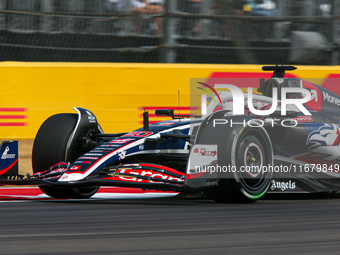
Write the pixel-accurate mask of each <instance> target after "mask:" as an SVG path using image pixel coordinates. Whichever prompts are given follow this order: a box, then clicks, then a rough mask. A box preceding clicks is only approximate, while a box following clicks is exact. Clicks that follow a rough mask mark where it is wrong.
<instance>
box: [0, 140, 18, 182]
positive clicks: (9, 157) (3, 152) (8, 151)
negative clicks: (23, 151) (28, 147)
mask: <svg viewBox="0 0 340 255" xmlns="http://www.w3.org/2000/svg"><path fill="white" fill-rule="evenodd" d="M18 164H19V159H18V141H3V142H2V143H1V147H0V179H17V178H18V176H19V173H18Z"/></svg>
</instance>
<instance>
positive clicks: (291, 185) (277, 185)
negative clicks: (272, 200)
mask: <svg viewBox="0 0 340 255" xmlns="http://www.w3.org/2000/svg"><path fill="white" fill-rule="evenodd" d="M295 188H296V184H295V182H293V181H292V180H289V181H288V182H282V181H275V180H272V182H271V186H270V189H271V190H275V189H280V190H281V191H285V190H293V189H295Z"/></svg>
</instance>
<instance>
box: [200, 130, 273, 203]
mask: <svg viewBox="0 0 340 255" xmlns="http://www.w3.org/2000/svg"><path fill="white" fill-rule="evenodd" d="M234 139H235V140H234V143H233V148H232V151H231V155H230V158H231V165H232V166H234V167H235V168H234V169H235V170H236V171H235V172H234V173H233V174H232V176H229V177H228V178H219V179H217V186H215V187H214V188H211V189H208V190H207V195H208V196H209V197H210V198H212V199H213V200H215V201H217V202H222V203H227V202H232V203H251V202H255V201H257V200H258V199H260V198H261V197H262V196H263V195H264V194H265V193H266V191H267V189H268V188H269V185H270V181H271V177H272V172H270V171H263V166H270V165H271V166H272V164H273V152H272V146H271V142H270V139H269V137H268V135H267V133H266V132H261V131H257V130H254V129H246V130H245V131H244V132H243V133H242V134H241V135H240V136H239V137H235V138H234ZM222 160H223V159H222Z"/></svg>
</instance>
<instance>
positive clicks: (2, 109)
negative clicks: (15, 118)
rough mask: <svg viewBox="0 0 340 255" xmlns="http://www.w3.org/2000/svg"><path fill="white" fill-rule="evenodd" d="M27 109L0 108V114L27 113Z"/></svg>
mask: <svg viewBox="0 0 340 255" xmlns="http://www.w3.org/2000/svg"><path fill="white" fill-rule="evenodd" d="M26 111H27V109H26V108H0V112H26Z"/></svg>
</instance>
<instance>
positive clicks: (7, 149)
mask: <svg viewBox="0 0 340 255" xmlns="http://www.w3.org/2000/svg"><path fill="white" fill-rule="evenodd" d="M8 152H9V147H8V146H7V147H6V149H5V151H4V152H3V153H2V156H1V159H8V158H15V154H8Z"/></svg>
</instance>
